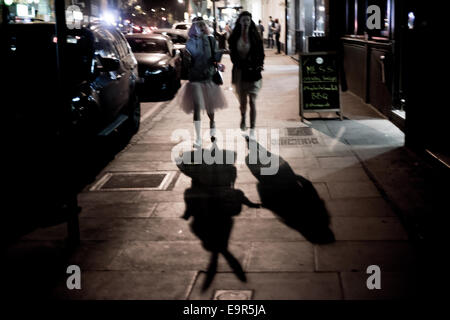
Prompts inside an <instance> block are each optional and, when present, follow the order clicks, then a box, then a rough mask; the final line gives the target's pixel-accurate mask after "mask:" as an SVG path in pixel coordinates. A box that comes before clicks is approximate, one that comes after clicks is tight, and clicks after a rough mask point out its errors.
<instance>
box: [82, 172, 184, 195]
mask: <svg viewBox="0 0 450 320" xmlns="http://www.w3.org/2000/svg"><path fill="white" fill-rule="evenodd" d="M174 176H175V172H173V171H155V172H109V173H106V174H105V175H104V176H103V177H102V178H101V179H100V180H99V181H98V182H97V183H96V184H95V185H94V186H93V187H92V188H91V189H90V191H94V190H102V191H148V190H166V189H167V188H168V187H169V185H170V182H171V181H172V179H173V177H174Z"/></svg>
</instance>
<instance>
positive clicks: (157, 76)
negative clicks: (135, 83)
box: [126, 34, 181, 98]
mask: <svg viewBox="0 0 450 320" xmlns="http://www.w3.org/2000/svg"><path fill="white" fill-rule="evenodd" d="M126 38H127V40H128V42H129V44H130V46H131V49H132V51H133V53H134V55H135V57H136V59H137V61H138V69H139V77H140V86H139V94H140V95H141V97H142V98H147V97H155V96H167V95H174V94H175V93H176V91H177V90H178V88H179V87H180V79H181V57H180V53H179V51H178V50H177V49H175V47H174V44H173V43H172V41H171V40H170V38H169V37H167V36H165V35H159V34H158V35H157V34H139V35H137V34H129V35H126Z"/></svg>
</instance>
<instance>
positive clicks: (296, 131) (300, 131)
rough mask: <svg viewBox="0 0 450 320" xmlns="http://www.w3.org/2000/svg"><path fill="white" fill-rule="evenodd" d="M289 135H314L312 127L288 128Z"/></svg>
mask: <svg viewBox="0 0 450 320" xmlns="http://www.w3.org/2000/svg"><path fill="white" fill-rule="evenodd" d="M286 129H287V134H288V136H312V135H313V132H312V129H311V128H309V127H299V128H286Z"/></svg>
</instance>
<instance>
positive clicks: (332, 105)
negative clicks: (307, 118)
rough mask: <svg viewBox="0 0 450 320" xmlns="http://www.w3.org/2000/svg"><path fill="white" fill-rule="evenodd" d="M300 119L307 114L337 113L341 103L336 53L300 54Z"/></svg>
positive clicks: (339, 110)
mask: <svg viewBox="0 0 450 320" xmlns="http://www.w3.org/2000/svg"><path fill="white" fill-rule="evenodd" d="M299 61H300V68H299V69H300V77H299V78H300V117H301V119H302V122H303V121H304V116H303V114H304V113H305V112H308V111H310V112H337V113H338V114H339V117H340V119H341V120H342V112H341V106H340V103H339V69H338V56H337V54H336V53H335V52H312V53H300V60H299Z"/></svg>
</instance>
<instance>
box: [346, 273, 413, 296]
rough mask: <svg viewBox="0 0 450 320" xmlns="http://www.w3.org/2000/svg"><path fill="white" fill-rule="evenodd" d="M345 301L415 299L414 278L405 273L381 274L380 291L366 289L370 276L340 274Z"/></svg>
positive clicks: (364, 274)
mask: <svg viewBox="0 0 450 320" xmlns="http://www.w3.org/2000/svg"><path fill="white" fill-rule="evenodd" d="M340 276H341V280H342V288H343V291H344V299H345V300H398V299H414V298H416V297H417V295H418V292H417V286H416V285H415V284H416V283H417V279H416V276H415V275H414V274H413V273H405V272H381V281H380V282H381V289H372V290H369V289H368V288H367V283H366V282H367V279H368V277H369V276H370V274H367V273H365V272H342V273H341V274H340Z"/></svg>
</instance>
